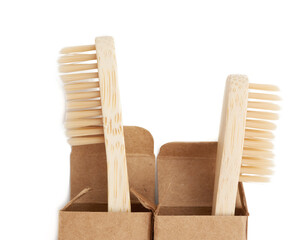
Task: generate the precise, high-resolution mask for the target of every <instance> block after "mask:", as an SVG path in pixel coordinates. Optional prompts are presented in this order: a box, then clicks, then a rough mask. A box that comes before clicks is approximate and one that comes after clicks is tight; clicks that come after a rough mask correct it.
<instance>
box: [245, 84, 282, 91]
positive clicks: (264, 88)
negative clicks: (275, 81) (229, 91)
mask: <svg viewBox="0 0 307 240" xmlns="http://www.w3.org/2000/svg"><path fill="white" fill-rule="evenodd" d="M248 88H249V89H254V90H261V91H279V88H278V87H277V86H275V85H269V84H257V83H249V86H248Z"/></svg>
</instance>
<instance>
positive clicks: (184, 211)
mask: <svg viewBox="0 0 307 240" xmlns="http://www.w3.org/2000/svg"><path fill="white" fill-rule="evenodd" d="M158 214H159V216H203V215H204V216H212V207H160V209H159V213H158ZM246 214H247V213H246V211H245V210H244V209H242V208H236V211H235V216H246ZM212 217H214V216H212Z"/></svg>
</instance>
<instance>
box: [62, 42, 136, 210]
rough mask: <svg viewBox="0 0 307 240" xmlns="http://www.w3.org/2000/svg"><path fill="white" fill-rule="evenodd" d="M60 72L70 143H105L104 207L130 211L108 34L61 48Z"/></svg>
mask: <svg viewBox="0 0 307 240" xmlns="http://www.w3.org/2000/svg"><path fill="white" fill-rule="evenodd" d="M61 53H62V54H63V55H62V56H61V57H60V59H59V63H60V68H59V69H60V72H61V73H65V74H63V75H62V76H61V78H62V80H63V82H64V84H65V85H64V89H65V92H66V100H67V109H66V129H67V132H66V133H67V136H68V138H69V140H68V142H69V143H70V144H71V145H72V146H76V145H87V144H95V143H105V146H106V156H107V169H108V211H110V212H130V209H131V206H130V193H129V183H128V173H127V162H126V151H125V141H124V133H123V125H122V111H121V105H120V99H119V90H118V82H117V65H116V58H115V50H114V41H113V38H112V37H98V38H96V41H95V45H88V46H77V47H68V48H64V49H62V50H61Z"/></svg>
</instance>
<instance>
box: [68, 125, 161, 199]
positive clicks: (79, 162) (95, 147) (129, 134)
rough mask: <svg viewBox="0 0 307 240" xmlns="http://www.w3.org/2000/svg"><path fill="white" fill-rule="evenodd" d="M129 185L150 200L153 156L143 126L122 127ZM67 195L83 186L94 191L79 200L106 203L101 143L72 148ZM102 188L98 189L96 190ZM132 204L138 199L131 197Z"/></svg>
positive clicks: (104, 169)
mask: <svg viewBox="0 0 307 240" xmlns="http://www.w3.org/2000/svg"><path fill="white" fill-rule="evenodd" d="M124 134H125V143H126V155H127V165H128V177H129V184H130V188H134V189H135V190H136V191H137V192H138V193H140V194H142V195H144V196H145V197H146V198H148V199H149V200H151V201H152V202H154V201H155V200H154V199H155V155H154V142H153V137H152V135H151V134H150V133H149V132H148V131H147V130H146V129H144V128H140V127H130V126H129V127H127V126H125V127H124ZM70 187H71V190H70V197H71V198H73V197H74V196H76V195H77V194H78V193H79V192H80V191H82V190H83V189H84V188H86V187H90V188H92V189H94V190H96V193H97V194H96V195H95V194H90V195H87V196H85V197H83V198H82V199H80V201H81V202H92V203H93V202H96V203H107V164H106V152H105V146H104V144H91V145H83V146H74V147H72V151H71V156H70ZM97 190H99V191H102V192H98V191H97ZM131 202H132V203H138V200H137V199H136V198H135V197H134V196H131Z"/></svg>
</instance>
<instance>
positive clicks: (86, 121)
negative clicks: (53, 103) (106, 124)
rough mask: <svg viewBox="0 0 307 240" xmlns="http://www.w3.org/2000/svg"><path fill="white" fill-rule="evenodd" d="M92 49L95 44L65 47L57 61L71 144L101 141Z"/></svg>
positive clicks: (96, 76) (93, 51)
mask: <svg viewBox="0 0 307 240" xmlns="http://www.w3.org/2000/svg"><path fill="white" fill-rule="evenodd" d="M95 50H96V47H95V45H87V46H76V47H68V48H64V49H62V50H61V54H62V56H61V57H60V58H59V61H58V62H59V64H60V66H59V71H60V73H63V74H62V75H61V79H62V81H63V83H64V90H65V94H66V119H65V127H66V129H67V131H66V135H67V137H68V138H69V139H68V142H69V144H71V145H72V146H75V145H86V144H96V143H103V142H104V136H103V123H102V118H101V117H102V111H101V100H100V91H99V80H98V77H99V76H98V72H97V70H98V69H97V57H96V53H95Z"/></svg>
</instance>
